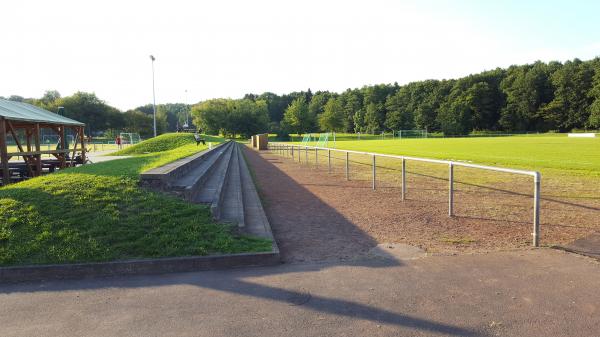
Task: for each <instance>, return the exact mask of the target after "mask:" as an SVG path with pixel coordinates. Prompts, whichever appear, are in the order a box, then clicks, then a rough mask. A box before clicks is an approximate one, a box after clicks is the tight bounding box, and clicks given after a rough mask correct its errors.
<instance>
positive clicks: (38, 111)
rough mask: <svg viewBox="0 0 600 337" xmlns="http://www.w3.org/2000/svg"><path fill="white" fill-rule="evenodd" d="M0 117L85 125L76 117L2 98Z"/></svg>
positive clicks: (12, 119) (34, 121) (22, 120)
mask: <svg viewBox="0 0 600 337" xmlns="http://www.w3.org/2000/svg"><path fill="white" fill-rule="evenodd" d="M0 117H4V118H5V119H7V120H10V121H20V122H29V123H46V124H57V125H84V124H83V123H81V122H78V121H76V120H74V119H71V118H67V117H64V116H61V115H59V114H55V113H53V112H50V111H48V110H44V109H42V108H38V107H36V106H34V105H31V104H28V103H22V102H14V101H9V100H6V99H2V98H0Z"/></svg>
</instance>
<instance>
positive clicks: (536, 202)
mask: <svg viewBox="0 0 600 337" xmlns="http://www.w3.org/2000/svg"><path fill="white" fill-rule="evenodd" d="M541 180H542V177H541V176H540V173H539V172H536V173H535V175H534V177H533V186H534V187H533V246H534V247H538V246H539V245H540V186H541Z"/></svg>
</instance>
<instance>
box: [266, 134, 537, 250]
mask: <svg viewBox="0 0 600 337" xmlns="http://www.w3.org/2000/svg"><path fill="white" fill-rule="evenodd" d="M269 147H270V148H272V147H274V148H276V149H277V150H279V152H280V154H282V155H289V154H290V152H291V156H292V157H293V156H294V149H296V153H297V154H298V161H299V162H300V151H301V150H304V151H305V154H304V155H305V161H306V163H307V164H308V161H309V159H308V150H309V149H310V150H315V163H316V162H317V161H318V156H317V152H318V151H319V150H323V151H327V156H328V166H329V172H331V152H332V151H335V152H341V153H345V155H346V159H345V171H346V179H347V180H348V179H349V175H350V170H349V162H350V160H349V155H350V154H358V155H364V156H371V157H372V166H373V168H372V185H373V189H375V188H376V184H375V182H376V170H375V166H376V157H383V158H392V159H399V160H402V200H404V199H405V194H406V166H405V163H406V161H409V160H410V161H419V162H426V163H432V164H442V165H447V166H448V169H449V176H448V180H449V188H448V199H449V202H448V206H449V210H448V214H449V216H453V215H454V207H453V204H454V167H456V166H461V167H468V168H474V169H480V170H487V171H495V172H502V173H510V174H517V175H525V176H531V177H533V233H532V236H533V245H534V246H535V247H537V246H539V237H540V223H539V219H540V186H541V174H540V173H539V172H538V171H527V170H518V169H511V168H505V167H496V166H487V165H479V164H470V163H465V162H461V161H453V160H442V159H431V158H419V157H411V156H399V155H391V154H383V153H374V152H363V151H354V150H341V149H331V148H326V147H318V146H308V145H295V144H285V143H269ZM290 149H291V151H289V150H290ZM317 165H318V164H317Z"/></svg>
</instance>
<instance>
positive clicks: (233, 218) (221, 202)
mask: <svg viewBox="0 0 600 337" xmlns="http://www.w3.org/2000/svg"><path fill="white" fill-rule="evenodd" d="M241 160H243V159H242V158H241V150H240V145H239V144H235V145H234V149H233V153H232V156H231V163H230V164H229V168H228V172H227V174H226V177H225V182H224V184H223V189H222V192H221V195H219V196H218V198H217V203H216V205H215V207H216V208H217V212H216V214H217V215H218V216H216V218H217V220H219V221H224V222H229V223H234V224H237V225H238V227H244V226H245V219H244V198H243V189H242V178H241V172H240V169H241Z"/></svg>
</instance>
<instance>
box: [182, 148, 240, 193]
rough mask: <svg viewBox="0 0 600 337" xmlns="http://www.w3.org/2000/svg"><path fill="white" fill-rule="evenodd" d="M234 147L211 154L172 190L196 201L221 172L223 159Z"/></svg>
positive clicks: (220, 149)
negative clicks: (213, 178) (209, 182)
mask: <svg viewBox="0 0 600 337" xmlns="http://www.w3.org/2000/svg"><path fill="white" fill-rule="evenodd" d="M232 147H233V145H232V144H231V143H229V144H226V145H225V146H222V147H220V148H219V149H216V150H215V151H212V152H211V153H209V154H208V155H207V156H206V158H205V159H204V160H203V161H202V162H200V163H199V164H198V165H197V166H196V167H194V168H192V169H191V170H190V171H189V172H187V173H186V174H185V175H184V176H182V177H180V178H178V179H177V180H175V181H174V182H173V183H171V186H170V188H171V190H172V191H173V192H174V193H175V194H179V195H182V196H183V197H184V198H185V199H186V200H190V201H192V200H194V199H195V198H196V195H197V194H198V192H199V191H200V190H201V187H202V186H203V185H205V184H206V183H207V182H208V181H210V179H211V177H212V175H213V174H214V172H215V171H219V165H220V164H222V159H223V157H224V156H226V155H227V154H228V153H229V152H230V151H231V149H232Z"/></svg>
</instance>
